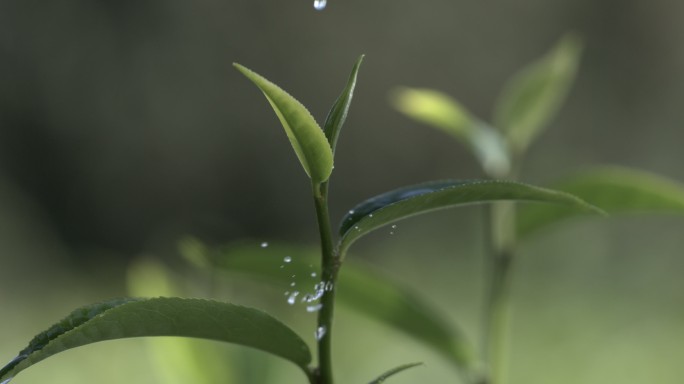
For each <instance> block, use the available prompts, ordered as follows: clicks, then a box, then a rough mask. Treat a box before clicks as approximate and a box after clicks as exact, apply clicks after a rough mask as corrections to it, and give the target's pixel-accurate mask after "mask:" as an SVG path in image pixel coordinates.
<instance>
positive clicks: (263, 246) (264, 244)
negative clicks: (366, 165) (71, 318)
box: [0, 241, 268, 384]
mask: <svg viewBox="0 0 684 384" xmlns="http://www.w3.org/2000/svg"><path fill="white" fill-rule="evenodd" d="M267 247H268V242H266V241H264V242H263V243H261V248H267ZM0 384H2V383H0Z"/></svg>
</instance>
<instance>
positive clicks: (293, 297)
mask: <svg viewBox="0 0 684 384" xmlns="http://www.w3.org/2000/svg"><path fill="white" fill-rule="evenodd" d="M297 296H299V292H298V291H294V292H292V293H291V294H290V296H288V297H287V303H288V304H290V305H294V303H295V302H296V301H297Z"/></svg>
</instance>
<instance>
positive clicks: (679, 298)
mask: <svg viewBox="0 0 684 384" xmlns="http://www.w3.org/2000/svg"><path fill="white" fill-rule="evenodd" d="M569 30H574V31H577V32H579V33H580V34H581V36H582V37H583V38H584V42H585V50H584V56H583V59H582V63H581V66H580V71H579V74H578V80H577V83H576V84H575V86H574V88H573V90H572V92H571V94H570V96H569V100H568V103H567V104H566V105H565V107H564V108H563V109H562V110H561V113H560V115H559V116H558V118H557V119H556V120H555V122H554V124H553V126H552V128H551V129H550V130H549V131H548V132H547V133H545V134H544V135H543V137H542V138H541V139H540V140H539V142H538V143H537V144H536V145H535V146H533V147H532V149H531V152H530V155H529V157H528V158H527V160H526V162H525V171H524V172H523V177H522V178H523V179H524V180H526V181H530V182H534V183H545V182H546V181H550V180H553V179H554V178H555V177H558V176H560V175H562V174H564V173H565V172H567V171H571V170H573V169H576V168H579V167H584V166H589V165H591V164H596V163H600V164H604V163H610V164H621V165H626V166H633V167H638V168H640V169H645V170H650V171H654V172H657V173H660V174H663V175H666V176H669V177H672V178H674V179H677V180H684V167H682V166H681V164H682V161H681V159H682V153H681V143H682V140H683V136H682V131H681V129H682V125H683V124H684V111H683V110H682V108H681V106H680V103H681V100H682V99H684V45H682V44H681V41H682V37H683V36H684V3H682V2H673V1H666V0H654V1H649V2H644V1H636V0H622V1H610V0H603V1H592V0H520V1H517V2H514V3H505V4H504V3H497V2H488V1H478V2H475V1H455V0H428V1H420V2H418V1H408V0H394V1H387V0H374V1H358V0H329V4H328V7H327V8H326V9H325V10H324V11H322V12H318V11H315V10H314V9H313V7H312V4H311V2H310V1H309V0H298V1H273V0H269V1H262V0H256V1H254V0H252V1H242V0H228V1H216V0H206V1H197V2H188V1H177V0H167V1H142V0H137V1H117V2H104V1H99V2H94V1H85V0H64V1H54V2H42V1H37V0H0V262H1V264H0V311H1V313H2V319H3V320H2V325H3V326H2V327H0V360H1V361H9V360H10V359H11V358H12V357H13V356H14V355H15V353H16V352H17V351H18V350H19V349H21V348H23V347H24V345H25V344H26V342H27V341H28V340H29V338H30V337H31V336H33V334H35V333H37V332H38V331H40V330H42V329H43V328H45V327H47V326H48V325H49V324H51V323H52V322H54V321H55V320H57V319H59V318H60V317H62V316H64V315H66V313H68V312H69V311H70V310H71V309H72V308H73V307H75V306H78V305H82V304H85V303H89V302H92V301H97V300H103V299H106V298H110V297H112V296H123V295H126V294H127V291H126V281H125V280H126V270H127V268H128V265H129V263H130V262H131V261H132V260H135V259H137V258H139V257H141V256H143V255H154V256H155V257H158V258H161V259H164V260H167V261H169V262H170V263H173V262H174V260H176V259H175V258H174V257H175V251H174V249H175V244H176V241H177V239H178V238H179V236H182V235H184V234H188V233H190V234H194V235H197V236H198V237H200V238H203V239H206V240H208V241H210V242H223V241H230V240H235V239H242V238H252V239H254V243H255V245H257V244H259V243H260V242H261V241H288V242H303V243H306V244H315V243H316V241H317V240H316V229H315V227H314V225H315V224H314V217H313V207H312V204H311V201H310V197H309V187H308V184H307V179H306V176H305V174H304V173H303V172H302V170H301V167H300V165H299V164H298V162H297V160H296V157H295V156H294V155H293V154H292V153H291V149H290V148H289V143H288V142H287V139H286V137H285V135H284V134H283V133H282V129H281V128H280V126H279V123H278V122H277V120H276V118H275V116H274V114H273V113H272V112H271V111H270V108H269V107H268V105H267V103H266V102H265V100H264V99H263V97H262V96H261V95H260V94H259V92H258V91H257V90H256V89H255V88H254V86H253V85H252V84H250V83H249V82H248V81H246V80H245V79H244V78H242V77H241V76H240V75H239V73H237V72H236V71H235V70H233V68H232V67H231V66H230V64H231V63H232V62H234V61H236V62H240V63H241V64H243V65H246V66H248V67H250V68H252V69H254V70H256V71H258V72H259V73H262V74H264V75H265V76H266V77H268V78H269V79H271V80H273V81H274V82H276V83H278V84H279V85H281V86H282V87H283V88H285V89H286V90H288V91H289V92H290V93H291V94H292V95H293V96H295V97H296V98H297V99H299V100H300V101H301V102H303V103H304V104H305V105H307V106H308V107H309V109H310V110H311V112H312V113H313V115H314V116H315V117H316V118H317V119H318V120H319V121H322V120H323V119H324V118H325V115H326V113H327V109H328V107H329V106H330V105H331V104H332V102H333V101H334V100H335V98H336V97H337V95H338V93H339V92H340V90H341V89H342V87H343V85H344V82H345V81H346V78H347V75H348V73H349V70H350V69H351V66H352V64H353V62H354V60H355V59H356V58H357V57H358V55H359V54H361V53H365V54H366V59H365V62H364V64H363V67H362V69H361V72H360V76H359V84H358V86H357V91H356V95H355V100H354V103H353V105H352V109H351V112H350V117H349V119H348V121H347V125H346V128H345V130H344V132H343V133H342V135H341V138H340V145H339V147H338V151H337V154H336V163H335V164H336V167H335V173H334V176H333V180H332V185H331V195H332V196H331V198H332V207H331V208H332V214H333V220H338V219H339V218H341V216H342V214H343V213H344V212H346V211H347V210H348V209H349V208H350V207H351V206H353V205H354V204H355V203H357V202H358V201H360V200H362V199H364V198H366V197H369V196H371V195H374V194H377V193H380V192H383V191H385V190H388V189H391V188H394V187H398V186H401V185H405V184H409V183H415V182H420V181H425V180H431V179H437V178H452V177H457V178H472V177H478V176H480V172H479V170H478V168H477V165H476V163H475V161H474V160H473V159H472V158H471V157H470V155H469V154H468V153H467V151H466V150H464V149H463V148H462V147H460V146H459V145H458V144H456V143H455V142H453V141H452V140H448V139H445V137H446V136H443V134H441V133H440V132H436V131H434V130H431V129H428V128H424V127H422V126H420V125H419V124H417V123H414V122H412V121H410V120H408V119H406V118H405V117H403V116H401V115H399V114H398V113H397V112H395V111H393V110H392V109H391V108H390V106H389V104H388V101H387V100H388V92H389V91H390V90H391V89H392V88H393V87H395V86H399V85H407V86H417V87H430V88H435V89H438V90H441V91H444V92H446V93H449V94H451V95H453V96H454V97H456V98H457V99H458V100H460V101H461V102H462V103H463V104H464V105H466V106H467V107H468V108H469V109H470V110H471V111H473V112H474V113H476V114H478V115H479V116H480V117H483V118H488V117H489V115H490V112H491V108H492V106H493V104H494V102H495V100H496V97H497V95H498V92H499V91H500V89H501V86H502V85H503V84H504V82H505V80H506V79H507V78H508V77H509V76H511V75H512V74H513V73H515V72H516V71H517V70H518V69H519V68H521V67H522V66H524V65H525V64H527V63H528V62H530V61H531V60H533V59H536V58H537V57H539V56H540V55H542V54H543V53H544V52H546V51H547V50H548V49H549V48H550V47H551V46H552V45H553V43H554V42H555V41H556V40H557V39H558V38H559V37H560V36H561V35H562V34H563V33H564V32H566V31H569ZM480 224H481V222H480V211H479V209H478V208H477V207H471V208H466V209H462V210H458V211H451V212H444V213H439V214H434V215H431V216H428V217H421V218H416V219H412V220H410V221H408V222H406V223H404V224H401V225H400V227H399V229H398V230H397V231H396V233H395V234H394V235H389V233H380V234H376V235H373V236H370V237H369V238H368V239H366V240H363V241H362V242H360V243H359V245H358V247H357V248H356V251H355V252H354V253H355V254H354V255H353V256H354V257H360V258H365V259H367V260H369V261H370V262H372V263H373V264H375V265H377V266H380V267H382V268H383V269H385V270H386V271H387V272H388V273H390V274H393V275H395V276H397V277H399V278H401V279H402V280H405V281H406V282H407V284H409V285H412V286H414V287H416V288H417V289H420V290H421V291H423V292H424V293H425V295H426V296H428V297H429V298H430V300H431V301H433V302H434V303H436V304H438V305H440V306H442V307H443V308H444V309H445V310H446V311H447V312H448V313H449V314H450V315H451V316H452V318H453V319H454V320H457V321H459V322H460V323H462V324H463V326H464V328H466V330H467V331H468V332H469V333H470V334H471V335H472V336H473V337H474V338H476V337H477V326H476V325H477V321H478V316H479V313H480V311H481V308H480V307H479V306H478V304H477V303H478V301H477V300H478V298H479V297H480V296H481V291H482V282H481V279H480V278H479V276H480V272H481V269H482V265H481V264H482V263H481V257H480V252H481V247H480V241H481V238H480V235H479V228H480ZM683 229H684V220H681V219H677V218H672V217H669V218H668V217H665V218H663V217H648V216H644V217H638V218H637V217H631V218H624V219H610V220H605V221H600V222H599V221H596V220H594V221H592V220H585V221H577V222H573V223H568V224H567V225H563V226H562V227H559V228H557V230H556V231H549V232H547V233H545V235H546V236H542V237H539V238H537V239H536V240H537V241H535V242H534V243H529V244H524V245H523V247H522V249H521V250H522V253H523V254H524V256H523V257H522V258H521V261H520V263H519V266H518V271H517V272H518V276H517V279H516V281H515V286H514V305H515V306H516V309H515V313H514V315H515V317H514V323H513V326H512V329H513V340H512V348H513V351H514V352H513V354H512V356H511V359H510V378H511V382H512V383H548V382H553V383H605V382H620V383H643V382H658V383H679V382H680V379H679V378H680V377H682V375H683V374H684V367H682V365H681V363H680V362H681V359H682V358H683V357H684V343H682V339H683V338H684V333H683V332H684V321H683V320H684V305H683V304H684V283H682V282H681V280H682V279H681V277H680V271H682V270H684V261H682V260H681V257H680V256H681V254H682V249H683V246H684V240H682V236H681V234H682V232H683ZM381 232H382V231H381ZM243 283H244V284H237V283H232V282H231V284H230V287H229V289H226V290H225V292H223V293H222V296H221V297H220V298H222V299H228V300H231V301H235V302H238V303H242V304H248V305H253V306H257V307H261V308H266V309H269V310H270V309H272V310H273V311H274V312H276V313H278V314H280V316H281V317H284V318H287V319H289V321H291V322H292V323H293V324H295V326H296V327H298V328H297V329H300V330H301V332H302V334H306V333H307V332H309V333H311V332H310V331H309V330H310V329H312V324H313V323H312V321H313V320H312V316H311V315H307V314H301V313H299V314H295V313H292V312H293V311H294V310H293V309H291V308H288V307H287V305H285V304H284V303H283V300H282V298H281V296H282V292H273V291H268V290H260V289H259V287H256V286H254V284H252V285H250V284H248V282H243ZM192 293H193V294H198V295H200V294H201V293H197V292H192ZM369 294H372V293H369ZM338 314H339V317H338V318H337V320H336V324H337V329H336V331H337V336H336V337H337V344H336V346H335V348H336V358H337V359H338V361H339V364H338V365H337V374H338V375H339V381H340V382H341V383H359V382H364V380H365V381H366V382H367V381H368V380H369V379H370V378H372V377H374V376H376V375H377V374H378V373H380V372H381V371H383V370H385V369H388V368H390V367H392V366H395V365H398V364H401V363H405V362H410V361H424V362H425V363H426V366H425V367H421V368H416V369H413V370H410V371H408V372H406V373H404V374H402V375H400V376H397V377H396V378H394V379H393V381H392V382H394V383H398V384H399V383H414V382H416V381H417V380H423V381H424V382H431V383H437V382H453V380H452V379H451V378H452V377H455V371H453V370H452V369H451V368H450V367H449V366H448V365H447V364H446V363H445V362H444V361H442V360H440V358H439V357H438V356H437V355H435V354H433V353H432V352H430V351H429V350H427V349H424V348H423V347H422V346H421V345H419V344H417V343H415V342H413V341H412V340H411V339H408V338H406V337H405V336H403V335H401V334H398V333H396V332H394V331H391V330H389V329H386V328H385V327H383V326H382V325H380V324H376V323H373V322H371V321H369V320H366V319H365V318H363V317H361V316H360V315H357V314H354V313H352V312H348V311H345V310H344V309H341V310H340V311H339V312H338ZM308 337H309V340H312V339H313V337H312V336H311V335H310V336H308ZM204 345H207V344H204ZM225 348H226V349H228V352H227V353H230V354H233V355H234V356H236V357H235V359H237V360H236V361H239V362H240V363H238V364H237V365H238V366H240V367H242V368H241V371H248V370H249V369H248V368H250V367H253V368H255V370H256V371H259V372H261V374H262V376H253V377H250V378H242V379H236V381H235V382H273V383H290V382H291V383H298V382H302V380H303V377H300V376H299V375H300V374H299V373H298V372H296V369H295V368H293V367H290V366H289V365H288V364H287V363H284V362H281V361H279V360H278V359H271V358H268V357H265V356H262V355H261V354H260V353H258V352H246V353H245V352H244V350H243V349H240V348H236V347H230V346H228V347H225ZM359 350H360V351H362V352H363V353H359V352H358V351H359ZM147 351H148V349H146V347H145V346H144V345H143V343H142V342H141V341H139V340H129V341H117V342H109V343H103V344H100V345H94V346H89V347H84V348H81V349H80V350H75V351H71V352H68V353H65V354H63V355H60V356H57V357H54V358H51V359H49V360H48V361H46V362H45V363H43V364H41V365H39V366H37V367H35V368H33V369H32V370H29V371H27V372H26V373H23V374H22V375H20V376H19V377H18V378H17V379H16V380H15V381H14V382H15V383H17V384H21V383H35V382H43V381H50V382H56V383H67V382H68V383H89V382H92V381H93V380H97V381H98V382H102V383H122V382H126V383H152V382H155V381H154V380H158V382H165V383H166V382H168V380H167V381H164V380H161V379H158V378H156V376H155V375H154V372H153V371H154V370H153V369H151V368H150V367H151V366H152V365H154V363H153V362H152V360H153V359H152V358H151V357H150V356H149V354H148V352H147ZM264 365H268V366H269V367H271V368H269V369H268V370H267V369H264V368H263V367H264ZM171 368H173V367H171ZM253 371H254V370H253ZM454 380H455V379H454Z"/></svg>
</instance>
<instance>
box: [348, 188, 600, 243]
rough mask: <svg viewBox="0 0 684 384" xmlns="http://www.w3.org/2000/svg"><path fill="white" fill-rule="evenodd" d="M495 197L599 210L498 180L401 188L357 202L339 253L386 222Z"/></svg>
mask: <svg viewBox="0 0 684 384" xmlns="http://www.w3.org/2000/svg"><path fill="white" fill-rule="evenodd" d="M496 200H517V201H530V202H542V203H556V204H564V205H566V206H568V207H571V208H572V209H574V210H580V211H588V212H600V210H598V209H596V208H595V207H593V206H591V205H589V204H587V203H586V202H584V201H582V200H580V199H579V198H577V197H575V196H572V195H570V194H567V193H564V192H559V191H553V190H550V189H544V188H539V187H535V186H532V185H528V184H522V183H516V182H510V181H496V180H447V181H437V182H429V183H424V184H418V185H414V186H410V187H405V188H400V189H397V190H393V191H390V192H387V193H383V194H381V195H379V196H376V197H373V198H371V199H368V200H366V201H364V202H363V203H361V204H359V205H357V206H356V207H354V209H352V210H351V211H350V213H349V214H347V215H346V216H345V217H344V218H343V220H342V223H341V224H340V235H341V238H340V242H339V250H340V254H341V255H344V254H345V253H346V251H347V249H348V248H349V246H350V245H351V244H352V243H353V242H355V241H356V240H358V239H359V238H360V237H362V236H364V235H366V234H368V233H369V232H372V231H373V230H375V229H377V228H380V227H382V226H384V225H386V224H389V223H392V222H395V221H398V220H401V219H404V218H407V217H410V216H414V215H418V214H422V213H426V212H430V211H434V210H439V209H446V208H451V207H455V206H459V205H465V204H473V203H486V202H492V201H496Z"/></svg>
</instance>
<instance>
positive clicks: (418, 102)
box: [391, 87, 510, 175]
mask: <svg viewBox="0 0 684 384" xmlns="http://www.w3.org/2000/svg"><path fill="white" fill-rule="evenodd" d="M391 101H392V104H393V105H394V107H395V108H396V109H397V110H398V111H399V112H402V113H403V114H405V115H407V116H409V117H411V118H413V119H414V120H417V121H420V122H423V123H425V124H428V125H430V126H432V127H434V128H437V129H439V130H441V131H443V132H445V133H447V134H448V135H450V136H451V137H453V138H454V139H456V140H458V141H459V142H461V143H463V144H465V145H466V146H467V147H468V148H469V149H470V150H471V151H472V152H473V154H474V155H475V156H476V157H477V159H478V160H479V161H480V164H482V168H483V169H484V170H485V172H487V173H488V174H490V175H505V174H506V173H507V172H508V171H509V170H510V162H509V160H508V158H509V156H508V149H507V148H506V143H505V140H504V139H503V137H502V136H501V134H500V133H499V132H498V131H496V130H495V129H493V128H492V127H490V126H489V125H487V124H485V123H484V122H482V121H480V120H478V119H477V118H475V117H473V116H472V115H471V114H470V113H469V112H468V111H467V110H466V109H465V108H464V107H463V106H462V105H461V104H460V103H459V102H458V101H456V100H454V99H453V98H451V97H450V96H448V95H446V94H444V93H442V92H439V91H436V90H432V89H420V88H406V87H404V88H398V89H396V90H395V91H394V92H393V93H392V95H391Z"/></svg>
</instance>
